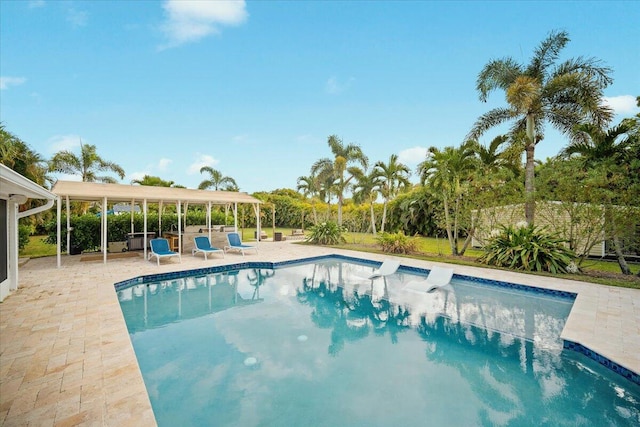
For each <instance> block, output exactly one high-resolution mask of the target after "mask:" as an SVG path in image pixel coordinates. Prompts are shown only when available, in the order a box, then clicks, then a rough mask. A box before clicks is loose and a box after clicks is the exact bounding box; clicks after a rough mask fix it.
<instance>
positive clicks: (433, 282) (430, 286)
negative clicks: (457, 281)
mask: <svg viewBox="0 0 640 427" xmlns="http://www.w3.org/2000/svg"><path fill="white" fill-rule="evenodd" d="M452 277H453V268H445V267H432V268H431V271H429V275H428V276H427V278H426V279H423V280H412V281H410V282H409V283H407V284H406V285H405V286H404V289H408V290H410V291H416V292H428V293H431V292H434V291H435V290H436V289H440V288H442V287H444V286H447V285H448V284H449V283H451V278H452Z"/></svg>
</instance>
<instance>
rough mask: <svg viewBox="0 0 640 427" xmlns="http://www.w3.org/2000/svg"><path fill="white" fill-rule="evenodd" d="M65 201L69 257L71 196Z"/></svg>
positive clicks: (68, 252) (69, 253)
mask: <svg viewBox="0 0 640 427" xmlns="http://www.w3.org/2000/svg"><path fill="white" fill-rule="evenodd" d="M65 199H66V200H65V208H66V209H67V255H71V207H70V203H69V196H67V197H66V198H65Z"/></svg>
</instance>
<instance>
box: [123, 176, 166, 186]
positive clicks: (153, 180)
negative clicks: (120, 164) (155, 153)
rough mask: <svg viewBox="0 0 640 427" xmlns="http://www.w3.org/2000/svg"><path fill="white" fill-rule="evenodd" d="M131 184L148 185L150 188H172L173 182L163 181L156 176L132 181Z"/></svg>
mask: <svg viewBox="0 0 640 427" xmlns="http://www.w3.org/2000/svg"><path fill="white" fill-rule="evenodd" d="M131 183H132V184H138V185H148V186H150V187H174V186H175V183H174V182H173V181H165V180H163V179H162V178H160V177H158V176H151V175H145V176H143V177H142V179H132V180H131Z"/></svg>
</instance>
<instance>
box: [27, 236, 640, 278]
mask: <svg viewBox="0 0 640 427" xmlns="http://www.w3.org/2000/svg"><path fill="white" fill-rule="evenodd" d="M263 231H264V232H266V233H267V237H268V238H272V237H273V229H272V228H270V227H269V228H264V229H263ZM275 231H276V232H279V233H282V235H283V236H284V237H287V236H290V235H291V231H292V229H291V228H278V227H276V229H275ZM254 233H255V230H254V229H248V228H247V229H244V230H241V236H242V240H243V241H247V242H250V241H252V240H255V237H254ZM45 238H46V236H31V238H30V239H29V243H28V244H27V246H26V247H25V248H24V249H23V250H22V251H20V257H29V258H38V257H43V256H54V255H56V246H55V245H50V244H48V243H45V242H44V239H45ZM345 238H346V240H347V243H346V244H343V245H339V246H336V247H339V248H343V249H351V250H356V251H362V252H371V253H382V251H381V250H380V248H379V247H378V245H377V244H376V240H375V238H374V237H373V235H371V234H366V233H346V234H345ZM416 239H417V246H418V251H417V253H415V254H411V255H406V256H407V257H411V258H416V259H422V260H426V261H440V262H448V263H452V264H464V265H473V266H476V267H487V266H485V265H484V264H480V263H478V262H477V261H475V259H476V258H477V257H479V256H480V255H481V254H482V251H481V250H479V249H474V248H469V249H467V251H466V252H465V254H464V256H463V257H454V256H452V255H449V254H450V253H451V250H450V249H449V241H448V240H447V239H440V238H438V239H437V238H433V237H416ZM629 267H630V268H631V271H632V272H633V273H634V275H635V274H637V273H638V271H639V270H640V265H639V264H629ZM487 268H489V267H487ZM490 268H495V267H490ZM582 268H583V270H584V271H583V273H580V274H560V275H555V277H559V278H563V279H574V280H582V281H585V282H592V283H599V284H603V285H610V286H621V287H625V288H635V289H640V278H638V277H637V276H624V275H622V274H620V267H618V263H617V262H613V261H601V260H586V261H585V262H584V264H583V265H582ZM531 274H539V275H541V276H554V275H552V274H550V273H531Z"/></svg>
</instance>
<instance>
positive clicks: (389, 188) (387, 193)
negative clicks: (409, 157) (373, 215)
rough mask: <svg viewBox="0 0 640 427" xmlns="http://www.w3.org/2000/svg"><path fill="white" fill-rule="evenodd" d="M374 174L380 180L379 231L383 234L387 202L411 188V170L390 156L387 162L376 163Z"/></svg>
mask: <svg viewBox="0 0 640 427" xmlns="http://www.w3.org/2000/svg"><path fill="white" fill-rule="evenodd" d="M374 171H375V174H376V176H377V177H379V178H380V194H382V197H383V199H384V202H383V205H382V224H381V225H380V231H381V232H383V233H384V226H385V224H386V222H387V206H388V205H389V201H390V200H392V199H393V198H394V197H396V196H397V195H398V193H399V192H400V191H402V190H404V189H407V188H409V187H410V186H411V182H410V181H409V176H411V170H410V169H409V168H408V167H407V166H406V165H405V164H403V163H400V162H399V161H398V155H397V154H392V155H391V157H389V162H388V163H384V162H377V163H376V165H375V168H374Z"/></svg>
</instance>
